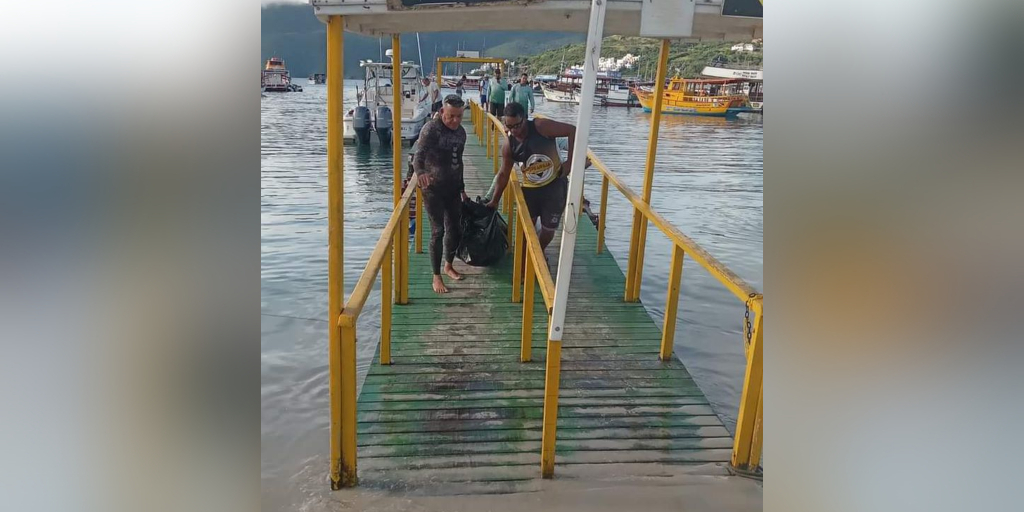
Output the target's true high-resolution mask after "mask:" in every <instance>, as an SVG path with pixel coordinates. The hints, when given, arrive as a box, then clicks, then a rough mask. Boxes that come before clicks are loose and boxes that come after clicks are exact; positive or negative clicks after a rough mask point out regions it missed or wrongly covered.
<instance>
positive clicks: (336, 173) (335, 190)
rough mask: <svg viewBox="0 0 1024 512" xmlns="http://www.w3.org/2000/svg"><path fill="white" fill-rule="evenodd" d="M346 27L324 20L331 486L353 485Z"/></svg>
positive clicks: (337, 20) (336, 18) (335, 18)
mask: <svg viewBox="0 0 1024 512" xmlns="http://www.w3.org/2000/svg"><path fill="white" fill-rule="evenodd" d="M343 38H344V28H343V20H342V17H341V16H331V17H330V18H328V20H327V82H328V83H327V320H328V322H329V323H328V325H329V326H330V327H329V328H328V330H327V337H328V341H327V347H328V349H327V352H328V373H329V392H330V403H331V439H330V441H331V442H330V445H331V461H330V466H331V467H330V478H331V488H332V489H340V488H341V487H343V486H348V485H354V484H355V481H354V480H351V479H350V478H348V477H350V476H352V477H354V473H352V474H349V473H346V472H345V471H344V470H343V468H342V452H343V446H342V437H343V435H342V409H343V399H344V395H343V393H342V380H343V377H344V374H343V368H342V366H343V363H342V356H343V350H342V335H341V330H340V329H339V328H338V327H337V325H338V319H339V317H340V316H341V310H342V308H343V307H344V303H345V281H344V279H345V273H344V257H345V255H344V233H345V232H344V229H345V219H344V218H345V209H344V192H345V190H344V186H345V181H344V179H343V175H344V172H345V160H344V151H343V149H344V140H343V139H342V118H343V116H344V112H345V110H344V105H343V89H342V87H343V85H344V84H343V83H342V81H343V80H344V72H343V70H344V62H343V50H344V47H343V45H344V39H343Z"/></svg>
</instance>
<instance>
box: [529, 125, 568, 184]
mask: <svg viewBox="0 0 1024 512" xmlns="http://www.w3.org/2000/svg"><path fill="white" fill-rule="evenodd" d="M533 126H534V128H536V129H537V133H539V134H541V135H543V136H545V137H549V138H552V139H554V138H558V137H567V138H568V139H569V149H567V150H566V151H565V156H566V157H567V159H566V162H565V163H566V166H567V167H566V169H565V173H564V174H565V175H566V176H568V175H569V173H570V172H572V151H573V149H574V147H575V145H576V127H575V126H573V125H571V124H566V123H560V122H558V121H555V120H553V119H544V118H542V119H537V120H535V121H534V122H533Z"/></svg>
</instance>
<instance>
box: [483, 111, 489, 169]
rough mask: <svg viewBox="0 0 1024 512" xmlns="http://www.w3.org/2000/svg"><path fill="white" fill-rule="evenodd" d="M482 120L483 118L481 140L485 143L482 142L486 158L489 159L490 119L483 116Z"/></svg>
mask: <svg viewBox="0 0 1024 512" xmlns="http://www.w3.org/2000/svg"><path fill="white" fill-rule="evenodd" d="M483 118H484V120H483V126H484V136H483V139H482V140H484V141H486V142H484V145H486V146H487V158H490V157H491V126H490V125H491V120H490V118H488V117H487V115H486V114H484V115H483Z"/></svg>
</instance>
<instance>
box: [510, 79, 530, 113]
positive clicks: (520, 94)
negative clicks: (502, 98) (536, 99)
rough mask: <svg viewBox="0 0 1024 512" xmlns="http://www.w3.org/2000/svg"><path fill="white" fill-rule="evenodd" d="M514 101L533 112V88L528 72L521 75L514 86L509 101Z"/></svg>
mask: <svg viewBox="0 0 1024 512" xmlns="http://www.w3.org/2000/svg"><path fill="white" fill-rule="evenodd" d="M513 101H514V102H516V103H518V104H520V105H522V106H523V110H525V111H527V112H529V113H531V114H532V113H533V88H532V87H530V78H529V77H528V76H527V75H526V73H523V75H522V76H520V77H519V83H517V84H515V85H513V86H512V94H511V98H510V101H509V102H510V103H511V102H513Z"/></svg>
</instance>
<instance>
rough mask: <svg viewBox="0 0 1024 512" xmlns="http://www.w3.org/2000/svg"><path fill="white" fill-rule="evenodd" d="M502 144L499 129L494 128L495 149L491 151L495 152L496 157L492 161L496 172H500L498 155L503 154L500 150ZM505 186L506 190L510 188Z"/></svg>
mask: <svg viewBox="0 0 1024 512" xmlns="http://www.w3.org/2000/svg"><path fill="white" fill-rule="evenodd" d="M500 144H501V143H500V142H499V141H498V130H494V149H492V150H491V153H492V154H494V159H493V160H492V161H491V163H492V164H494V174H498V155H500V154H501V152H500V151H499V149H501V146H500ZM505 188H506V190H507V189H508V187H505Z"/></svg>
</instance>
